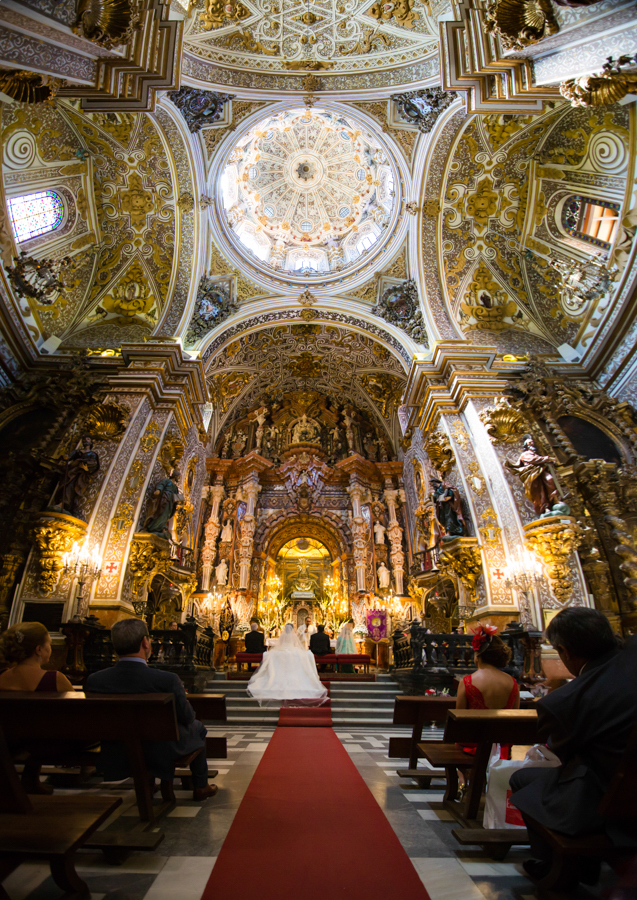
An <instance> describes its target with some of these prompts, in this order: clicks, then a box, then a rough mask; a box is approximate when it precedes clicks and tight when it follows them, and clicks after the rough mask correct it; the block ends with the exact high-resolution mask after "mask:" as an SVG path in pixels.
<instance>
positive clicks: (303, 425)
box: [292, 413, 318, 444]
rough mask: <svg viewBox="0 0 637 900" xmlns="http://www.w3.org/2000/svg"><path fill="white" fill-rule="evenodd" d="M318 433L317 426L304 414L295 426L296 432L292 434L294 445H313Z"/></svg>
mask: <svg viewBox="0 0 637 900" xmlns="http://www.w3.org/2000/svg"><path fill="white" fill-rule="evenodd" d="M317 432H318V428H317V427H316V425H315V424H314V423H313V422H311V421H310V420H309V419H308V417H307V415H306V414H305V413H303V415H302V416H301V418H300V419H299V421H298V422H297V423H296V425H295V426H294V431H293V432H292V443H293V444H302V443H311V442H312V441H314V440H315V438H316V435H317Z"/></svg>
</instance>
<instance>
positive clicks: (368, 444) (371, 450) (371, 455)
mask: <svg viewBox="0 0 637 900" xmlns="http://www.w3.org/2000/svg"><path fill="white" fill-rule="evenodd" d="M363 446H364V447H365V455H366V456H367V459H369V460H370V461H371V462H375V461H376V459H377V458H378V446H377V442H376V441H375V440H374V438H373V437H372V435H371V434H366V435H365V437H364V438H363Z"/></svg>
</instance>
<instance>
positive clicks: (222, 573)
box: [215, 559, 228, 585]
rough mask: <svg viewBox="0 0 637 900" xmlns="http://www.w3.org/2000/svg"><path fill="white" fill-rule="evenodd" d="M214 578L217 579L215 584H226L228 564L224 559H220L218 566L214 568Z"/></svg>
mask: <svg viewBox="0 0 637 900" xmlns="http://www.w3.org/2000/svg"><path fill="white" fill-rule="evenodd" d="M215 576H216V578H217V584H219V585H225V584H227V582H228V563H227V562H226V561H225V559H222V560H221V562H220V563H219V565H218V566H217V567H216V568H215Z"/></svg>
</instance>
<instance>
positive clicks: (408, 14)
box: [366, 0, 419, 28]
mask: <svg viewBox="0 0 637 900" xmlns="http://www.w3.org/2000/svg"><path fill="white" fill-rule="evenodd" d="M415 5H416V4H415V2H414V0H393V2H392V3H387V2H382V0H378V2H377V3H374V5H373V6H370V8H369V9H368V10H366V13H367V15H368V16H371V17H372V18H373V19H376V20H377V22H379V23H381V22H382V21H386V22H389V21H391V19H394V20H395V22H396V23H397V24H398V25H402V27H403V28H413V27H414V24H415V23H416V20H417V19H418V18H419V15H418V13H417V12H414V6H415Z"/></svg>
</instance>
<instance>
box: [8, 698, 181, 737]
mask: <svg viewBox="0 0 637 900" xmlns="http://www.w3.org/2000/svg"><path fill="white" fill-rule="evenodd" d="M0 726H1V727H2V729H3V730H4V733H5V735H7V737H8V738H9V739H10V740H11V741H12V742H14V741H20V740H30V739H36V740H39V739H43V738H44V739H47V740H69V741H72V740H81V741H93V740H94V741H111V740H112V741H130V740H135V741H176V740H179V729H178V727H177V716H176V713H175V697H174V695H173V694H91V695H85V694H81V693H78V692H75V691H74V692H68V693H64V694H48V693H44V692H42V693H35V692H31V691H4V692H2V693H0Z"/></svg>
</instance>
